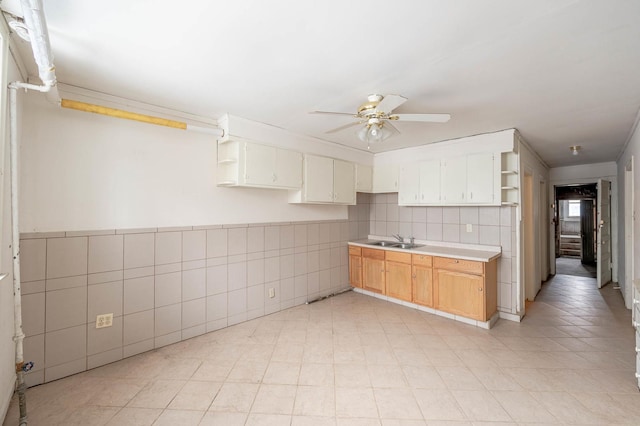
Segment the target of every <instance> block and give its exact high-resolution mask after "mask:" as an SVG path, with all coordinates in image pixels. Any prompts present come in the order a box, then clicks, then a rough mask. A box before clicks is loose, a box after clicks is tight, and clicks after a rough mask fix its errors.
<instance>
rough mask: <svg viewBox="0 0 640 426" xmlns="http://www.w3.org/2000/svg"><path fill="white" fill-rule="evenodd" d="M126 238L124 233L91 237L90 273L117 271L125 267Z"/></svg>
mask: <svg viewBox="0 0 640 426" xmlns="http://www.w3.org/2000/svg"><path fill="white" fill-rule="evenodd" d="M123 260H124V239H123V236H122V235H102V236H94V237H89V273H90V274H91V273H95V272H105V271H115V270H118V269H122V268H123Z"/></svg>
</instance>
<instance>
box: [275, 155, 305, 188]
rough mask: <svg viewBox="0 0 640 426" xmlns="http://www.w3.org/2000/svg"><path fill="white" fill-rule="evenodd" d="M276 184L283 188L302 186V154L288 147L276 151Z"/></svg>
mask: <svg viewBox="0 0 640 426" xmlns="http://www.w3.org/2000/svg"><path fill="white" fill-rule="evenodd" d="M276 181H277V185H278V186H280V187H285V188H293V189H299V188H301V187H302V154H301V153H299V152H296V151H290V150H288V149H278V150H277V152H276Z"/></svg>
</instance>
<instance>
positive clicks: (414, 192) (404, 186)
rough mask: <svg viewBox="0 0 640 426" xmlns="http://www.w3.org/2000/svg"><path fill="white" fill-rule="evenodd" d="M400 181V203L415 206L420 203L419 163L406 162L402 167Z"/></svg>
mask: <svg viewBox="0 0 640 426" xmlns="http://www.w3.org/2000/svg"><path fill="white" fill-rule="evenodd" d="M398 180H399V182H398V204H399V205H401V206H413V205H416V204H420V203H421V201H420V200H419V195H418V194H419V192H420V166H419V165H418V163H411V164H404V165H402V166H401V167H400V176H399V179H398Z"/></svg>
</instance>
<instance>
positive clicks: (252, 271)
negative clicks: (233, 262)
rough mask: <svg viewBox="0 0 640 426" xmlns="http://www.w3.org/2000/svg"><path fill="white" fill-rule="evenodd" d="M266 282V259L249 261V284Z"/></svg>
mask: <svg viewBox="0 0 640 426" xmlns="http://www.w3.org/2000/svg"><path fill="white" fill-rule="evenodd" d="M262 283H264V259H257V260H250V261H249V262H247V286H249V287H251V286H254V285H257V284H262Z"/></svg>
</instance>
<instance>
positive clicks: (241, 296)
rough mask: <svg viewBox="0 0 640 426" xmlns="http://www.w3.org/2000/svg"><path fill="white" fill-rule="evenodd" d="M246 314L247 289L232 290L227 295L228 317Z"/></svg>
mask: <svg viewBox="0 0 640 426" xmlns="http://www.w3.org/2000/svg"><path fill="white" fill-rule="evenodd" d="M246 312H247V289H246V288H243V289H240V290H234V291H230V292H228V293H227V313H228V316H229V317H232V316H237V315H240V314H243V313H246Z"/></svg>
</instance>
